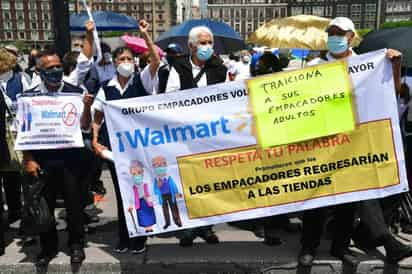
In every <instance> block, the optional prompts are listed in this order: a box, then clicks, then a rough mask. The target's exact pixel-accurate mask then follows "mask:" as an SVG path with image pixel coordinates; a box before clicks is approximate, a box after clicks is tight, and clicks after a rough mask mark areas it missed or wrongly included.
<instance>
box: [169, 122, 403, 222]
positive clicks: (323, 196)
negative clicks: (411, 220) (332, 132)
mask: <svg viewBox="0 0 412 274" xmlns="http://www.w3.org/2000/svg"><path fill="white" fill-rule="evenodd" d="M382 121H389V125H390V128H391V134H392V148H393V154H394V155H395V160H396V171H397V182H395V183H393V184H391V185H387V186H384V187H375V188H367V189H361V190H357V191H347V192H340V193H334V194H328V195H322V196H318V197H315V198H310V199H304V200H298V201H293V202H288V203H281V204H276V205H267V206H259V207H254V208H248V209H242V210H234V211H231V212H225V213H222V214H213V215H207V216H202V217H195V218H194V217H190V216H189V214H187V218H188V219H189V220H197V219H203V218H210V217H217V216H222V215H227V214H233V213H238V212H244V211H248V210H254V209H260V208H269V207H273V206H282V205H288V204H293V203H300V202H304V201H309V200H315V199H320V198H325V197H330V196H335V195H342V194H347V193H357V192H362V191H368V190H377V189H385V188H388V187H393V186H396V185H399V184H400V183H401V182H400V181H401V179H400V172H399V161H398V155H397V153H396V147H395V136H394V134H393V127H392V120H391V119H390V118H385V119H378V120H373V121H368V122H363V123H359V125H364V124H369V123H375V122H382ZM320 138H322V137H320ZM280 146H281V145H280ZM248 147H251V148H252V147H258V145H257V144H256V145H247V146H239V147H233V148H227V149H218V150H213V151H208V152H200V153H195V154H188V155H181V156H178V157H176V162H177V163H178V168H179V178H180V183H181V185H182V187H183V180H182V176H181V174H182V171H181V168H180V165H179V162H178V159H179V158H185V157H188V156H196V155H202V154H208V153H213V152H219V151H226V150H232V149H241V148H248ZM182 192H183V199H184V201H185V205H187V202H186V196H185V192H184V191H182ZM291 212H292V211H291Z"/></svg>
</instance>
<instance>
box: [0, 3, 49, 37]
mask: <svg viewBox="0 0 412 274" xmlns="http://www.w3.org/2000/svg"><path fill="white" fill-rule="evenodd" d="M0 6H1V8H0V41H2V42H5V43H7V42H8V41H21V42H23V43H24V42H26V41H35V42H33V43H34V44H44V43H47V42H49V43H50V42H51V41H53V22H52V20H53V19H52V16H51V1H49V0H30V1H29V0H1V2H0Z"/></svg>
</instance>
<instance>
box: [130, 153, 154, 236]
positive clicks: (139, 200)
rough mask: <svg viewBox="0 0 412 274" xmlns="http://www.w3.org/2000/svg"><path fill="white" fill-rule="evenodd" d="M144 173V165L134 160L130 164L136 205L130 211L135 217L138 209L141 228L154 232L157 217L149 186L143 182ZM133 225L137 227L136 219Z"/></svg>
mask: <svg viewBox="0 0 412 274" xmlns="http://www.w3.org/2000/svg"><path fill="white" fill-rule="evenodd" d="M143 173H144V170H143V164H142V163H141V162H140V161H138V160H133V161H131V162H130V174H131V175H132V176H133V194H134V203H133V205H131V206H129V208H128V211H129V213H130V215H131V216H132V217H133V214H132V212H133V210H134V209H136V215H137V221H138V223H139V226H141V227H144V230H145V232H153V227H152V226H153V225H154V224H156V216H155V212H154V209H153V202H152V201H151V196H150V193H149V185H148V184H147V183H144V182H143ZM133 223H134V224H135V226H136V222H135V220H134V219H133ZM135 228H136V227H135Z"/></svg>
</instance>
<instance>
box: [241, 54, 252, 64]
mask: <svg viewBox="0 0 412 274" xmlns="http://www.w3.org/2000/svg"><path fill="white" fill-rule="evenodd" d="M242 61H243V63H249V61H250V56H249V55H243V56H242Z"/></svg>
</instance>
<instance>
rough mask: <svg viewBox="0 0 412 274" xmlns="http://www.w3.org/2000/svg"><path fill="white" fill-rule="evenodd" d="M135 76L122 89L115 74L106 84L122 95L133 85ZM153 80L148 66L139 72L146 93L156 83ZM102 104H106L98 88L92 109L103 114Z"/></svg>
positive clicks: (101, 89) (102, 92) (102, 91)
mask: <svg viewBox="0 0 412 274" xmlns="http://www.w3.org/2000/svg"><path fill="white" fill-rule="evenodd" d="M135 75H136V74H132V76H131V77H130V79H129V81H127V83H126V85H125V86H124V88H122V87H121V85H120V83H119V79H118V78H117V74H115V76H114V77H113V78H112V79H111V80H110V81H109V82H108V83H107V85H108V86H110V87H115V88H116V89H117V90H118V91H119V92H120V94H122V95H123V93H124V92H125V91H126V89H127V88H128V87H129V85H130V84H132V83H133V78H134V77H135ZM155 78H156V77H152V75H151V73H150V69H149V66H146V67H145V68H144V69H143V70H142V72H140V79H141V81H142V84H143V87H144V88H145V90H147V91H150V90H153V88H154V85H155V82H156V80H155ZM104 102H106V96H105V94H104V90H103V88H100V89H99V91H98V92H97V95H96V99H95V100H94V102H93V105H92V109H95V110H98V111H100V112H103V103H104Z"/></svg>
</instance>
